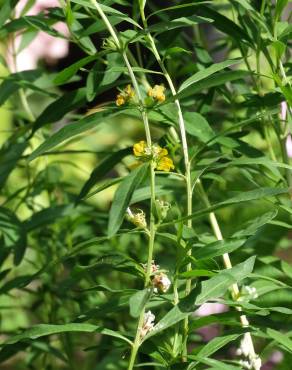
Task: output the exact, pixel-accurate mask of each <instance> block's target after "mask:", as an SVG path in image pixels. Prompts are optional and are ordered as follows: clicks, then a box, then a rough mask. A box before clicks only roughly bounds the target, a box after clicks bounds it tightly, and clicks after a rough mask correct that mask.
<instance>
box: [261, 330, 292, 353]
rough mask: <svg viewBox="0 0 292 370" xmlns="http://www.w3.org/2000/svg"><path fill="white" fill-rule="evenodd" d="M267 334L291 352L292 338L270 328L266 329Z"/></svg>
mask: <svg viewBox="0 0 292 370" xmlns="http://www.w3.org/2000/svg"><path fill="white" fill-rule="evenodd" d="M267 334H268V335H269V337H271V338H272V339H274V340H275V341H276V342H277V343H279V344H281V345H282V346H283V347H284V348H285V349H286V350H288V351H289V352H291V353H292V340H291V339H290V338H289V337H288V336H287V334H283V333H281V332H279V331H276V330H274V329H270V328H268V329H267Z"/></svg>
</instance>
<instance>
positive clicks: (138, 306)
mask: <svg viewBox="0 0 292 370" xmlns="http://www.w3.org/2000/svg"><path fill="white" fill-rule="evenodd" d="M151 293H152V290H151V289H149V288H146V289H143V290H138V292H136V293H135V294H133V295H132V296H131V298H130V300H129V305H130V315H131V316H132V317H138V316H139V315H140V313H141V311H142V310H143V308H144V307H145V305H146V303H147V302H148V300H149V298H150V296H151Z"/></svg>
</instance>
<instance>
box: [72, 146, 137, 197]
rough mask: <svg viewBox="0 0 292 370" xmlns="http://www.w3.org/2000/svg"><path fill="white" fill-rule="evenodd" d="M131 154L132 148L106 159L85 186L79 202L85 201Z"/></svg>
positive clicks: (96, 168) (97, 167)
mask: <svg viewBox="0 0 292 370" xmlns="http://www.w3.org/2000/svg"><path fill="white" fill-rule="evenodd" d="M130 153H131V148H125V149H121V150H118V151H116V152H114V153H111V154H110V155H108V156H107V157H106V158H104V159H103V160H102V161H101V162H100V163H99V164H98V165H97V166H96V167H95V169H94V170H93V171H92V172H91V175H90V177H89V179H88V180H87V181H86V183H85V184H84V185H83V187H82V189H81V191H80V194H79V195H78V198H77V202H79V201H80V200H81V199H83V198H84V197H85V196H86V195H87V194H88V192H89V190H90V189H91V188H92V187H93V186H94V185H95V184H96V182H97V181H100V180H101V179H102V178H103V177H104V176H105V175H106V174H107V173H108V172H109V171H110V170H111V169H112V168H113V167H114V166H115V165H116V164H117V163H119V162H120V161H121V159H122V158H124V157H125V156H126V155H128V154H130Z"/></svg>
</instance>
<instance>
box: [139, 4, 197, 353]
mask: <svg viewBox="0 0 292 370" xmlns="http://www.w3.org/2000/svg"><path fill="white" fill-rule="evenodd" d="M140 13H141V19H142V22H143V25H144V28H145V29H147V28H148V25H147V21H146V18H145V14H144V9H142V8H141V9H140ZM147 37H148V41H149V43H150V46H151V50H152V52H153V54H154V56H155V58H156V60H157V62H158V64H159V66H160V68H161V70H162V72H163V75H164V77H165V79H166V81H167V83H168V86H169V88H170V90H171V93H172V95H173V96H175V95H176V89H175V87H174V84H173V82H172V79H171V77H170V75H169V73H168V71H167V69H166V68H165V65H164V63H163V61H162V59H161V58H160V54H159V52H158V50H157V47H156V44H155V42H154V39H153V37H152V35H151V34H150V33H148V34H147ZM174 103H175V105H176V109H177V113H178V123H179V129H180V135H181V143H182V150H183V157H184V164H185V181H186V192H187V215H188V216H189V215H191V214H192V186H191V170H190V160H189V153H188V143H187V138H186V130H185V123H184V118H183V114H182V110H181V106H180V102H179V100H178V99H175V100H174ZM187 226H188V227H189V228H192V220H191V219H189V220H188V221H187ZM191 253H192V252H191V250H189V251H188V252H187V254H188V255H189V256H190V255H191ZM191 269H192V266H191V263H189V264H188V265H187V271H190V270H191ZM190 290H191V279H188V280H187V281H186V288H185V295H188V294H189V293H190ZM187 336H188V318H186V319H185V320H184V350H183V359H184V360H186V355H187V346H186V343H187Z"/></svg>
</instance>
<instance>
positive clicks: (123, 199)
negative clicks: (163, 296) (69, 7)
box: [108, 163, 149, 236]
mask: <svg viewBox="0 0 292 370" xmlns="http://www.w3.org/2000/svg"><path fill="white" fill-rule="evenodd" d="M148 167H149V166H148V163H145V164H143V165H141V166H139V167H138V168H136V169H135V170H134V171H132V172H131V173H130V174H129V175H128V176H126V177H125V178H124V179H123V181H122V182H121V184H120V185H119V187H118V189H117V191H116V193H115V196H114V199H113V204H112V206H111V209H110V214H109V224H108V235H109V236H113V235H115V234H116V232H117V231H118V229H119V227H120V226H121V224H122V222H123V219H124V216H125V212H126V209H127V207H128V206H129V204H130V201H131V197H132V195H133V192H134V191H135V189H136V188H137V187H138V186H139V184H140V183H141V181H142V179H143V177H144V175H145V173H146V171H147V169H148Z"/></svg>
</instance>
